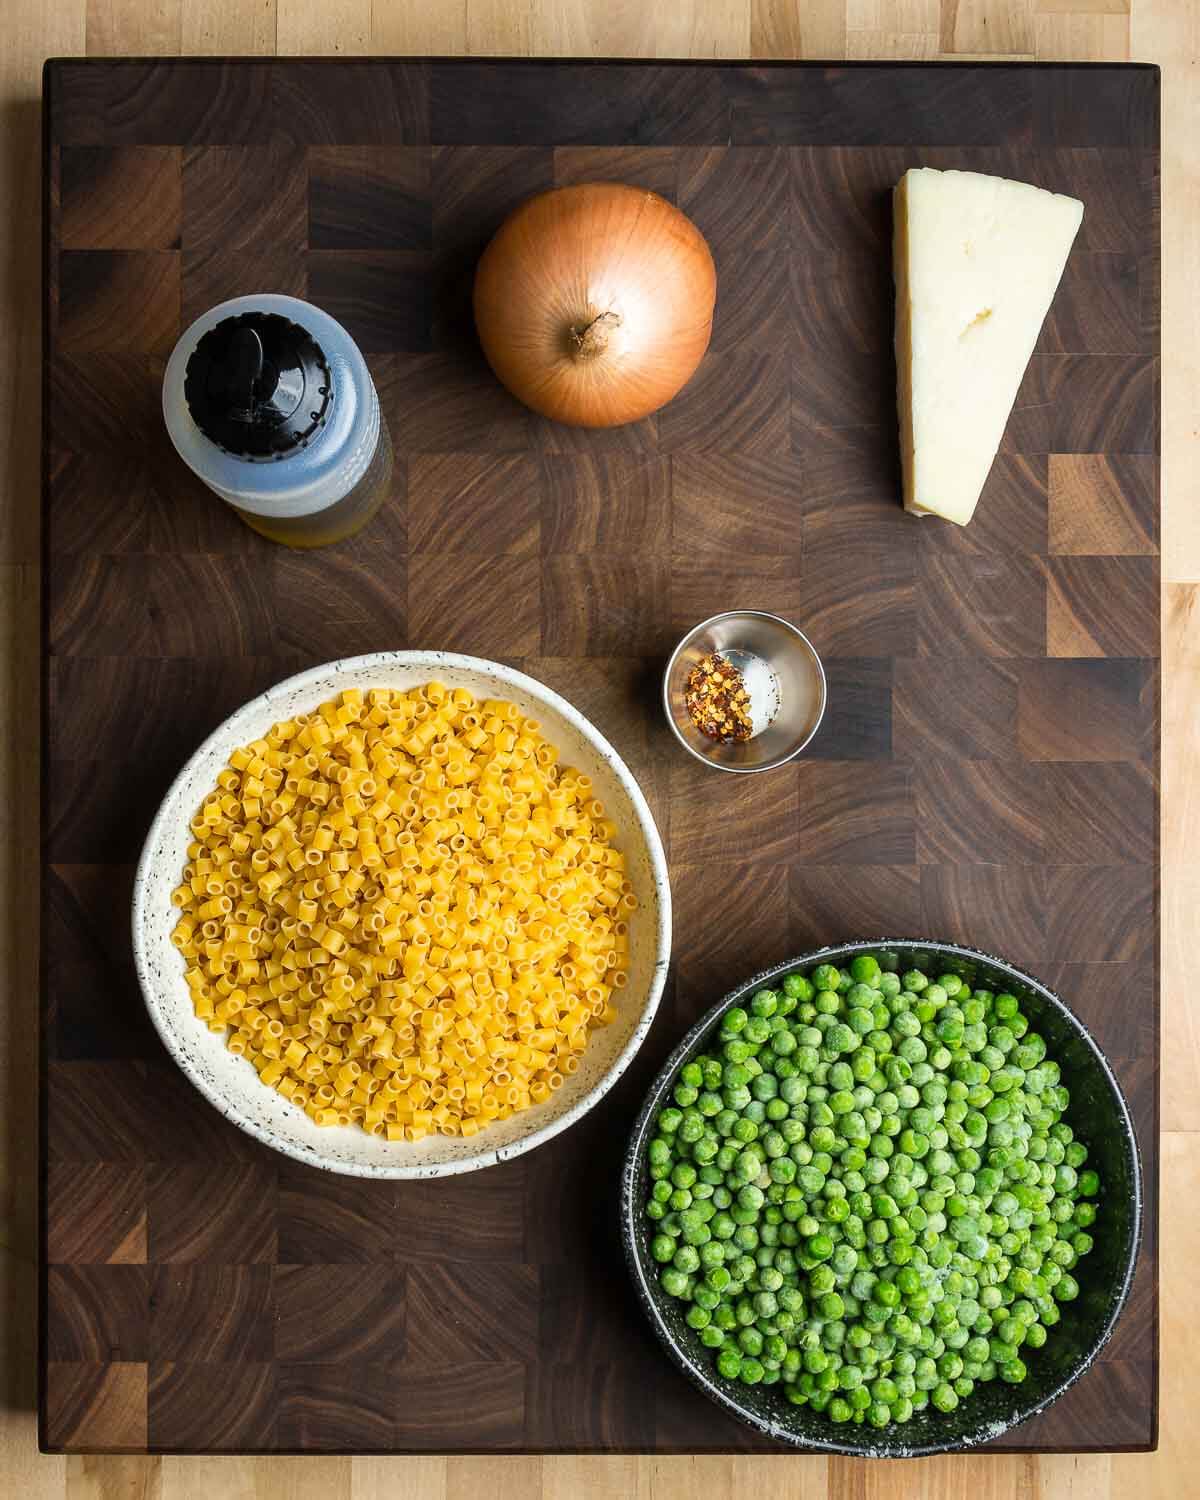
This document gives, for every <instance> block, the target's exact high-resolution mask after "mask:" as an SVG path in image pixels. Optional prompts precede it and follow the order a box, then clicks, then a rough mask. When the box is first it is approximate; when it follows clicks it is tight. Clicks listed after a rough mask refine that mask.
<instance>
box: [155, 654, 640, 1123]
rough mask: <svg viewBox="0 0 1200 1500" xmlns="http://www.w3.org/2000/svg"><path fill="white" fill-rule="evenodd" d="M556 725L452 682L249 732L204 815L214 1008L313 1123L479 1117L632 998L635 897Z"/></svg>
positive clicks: (206, 953) (504, 1112) (198, 974)
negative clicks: (550, 734)
mask: <svg viewBox="0 0 1200 1500" xmlns="http://www.w3.org/2000/svg"><path fill="white" fill-rule="evenodd" d="M540 730H541V726H540V725H539V724H538V723H537V722H536V721H535V720H532V719H525V718H522V716H521V712H520V710H519V709H518V708H517V706H516V705H515V704H513V703H507V702H501V701H498V700H497V701H486V702H483V703H478V702H476V701H475V699H474V698H473V697H472V696H471V694H470V693H468V692H466V691H464V690H463V689H457V690H455V691H453V692H451V691H449V690H448V689H447V688H445V687H444V686H442V684H440V683H437V682H431V683H429V684H427V685H426V686H425V687H423V688H420V689H417V690H413V691H411V692H407V693H401V692H397V691H393V690H390V689H387V688H377V689H374V690H372V691H370V692H368V693H367V694H366V695H365V696H364V695H363V694H362V693H361V692H359V691H357V690H351V691H348V692H345V693H343V694H342V695H341V697H340V698H339V699H338V700H336V701H334V702H330V703H323V704H322V705H321V706H320V708H318V709H316V710H315V711H314V712H313V713H311V714H302V715H298V716H297V717H295V718H293V719H289V720H286V721H284V722H283V723H279V724H275V725H273V726H272V728H271V729H270V730H269V731H268V732H267V734H266V735H265V736H264V737H263V738H262V739H259V740H255V741H254V742H253V743H252V744H249V745H245V746H243V747H242V748H240V749H238V750H235V751H234V753H233V754H232V755H231V756H230V758H229V764H228V766H227V767H226V768H225V770H223V771H222V772H221V773H220V775H219V776H218V777H217V786H216V788H215V789H214V790H213V791H212V792H210V793H209V795H208V796H207V797H206V798H205V799H204V803H203V805H202V806H201V807H200V809H199V811H198V812H197V813H196V815H195V817H194V818H193V819H192V822H191V828H192V833H193V842H192V843H191V844H189V846H188V863H187V865H186V867H185V869H184V872H183V882H182V884H181V885H180V886H179V887H178V888H177V889H176V890H175V892H174V893H173V896H172V900H173V902H174V904H175V906H177V907H178V908H179V909H180V917H179V922H178V925H177V926H176V928H175V930H174V934H173V940H174V943H175V946H176V947H177V948H178V949H179V951H180V953H181V954H182V955H183V958H184V961H185V965H186V968H185V975H184V977H185V979H186V981H187V984H188V987H189V989H190V991H191V996H192V1002H193V1005H194V1006H195V1010H196V1014H197V1016H199V1017H200V1018H201V1019H202V1020H203V1021H205V1022H206V1023H207V1025H208V1026H209V1027H210V1029H211V1030H213V1031H223V1032H224V1033H225V1036H226V1043H227V1045H228V1047H229V1049H230V1051H232V1052H235V1053H237V1054H239V1055H241V1056H243V1057H245V1058H247V1059H248V1060H249V1061H250V1062H251V1063H253V1064H254V1066H255V1067H256V1068H257V1069H258V1073H259V1077H260V1078H261V1079H262V1081H263V1082H264V1083H265V1084H269V1085H270V1086H271V1087H272V1088H275V1089H278V1090H279V1092H280V1093H281V1094H283V1095H285V1096H286V1097H287V1098H288V1099H290V1100H291V1102H292V1103H293V1104H296V1105H298V1106H299V1107H301V1108H303V1109H304V1110H306V1111H307V1113H308V1114H309V1115H310V1116H311V1117H312V1118H313V1119H314V1120H315V1121H316V1122H317V1124H319V1125H349V1124H353V1123H357V1124H359V1125H361V1126H362V1127H363V1128H364V1129H365V1130H368V1131H370V1132H371V1133H372V1134H375V1135H385V1136H387V1137H388V1138H389V1139H392V1140H408V1141H417V1140H421V1139H422V1138H423V1137H425V1136H427V1135H429V1134H430V1133H431V1132H442V1133H443V1134H446V1135H465V1136H470V1135H474V1134H475V1133H476V1132H477V1131H478V1130H480V1129H481V1128H482V1127H483V1126H485V1125H487V1124H488V1123H489V1122H490V1121H492V1120H503V1119H506V1118H508V1117H509V1116H510V1115H512V1114H513V1113H514V1112H515V1111H516V1110H519V1109H524V1108H526V1107H528V1106H529V1105H531V1104H536V1103H539V1102H540V1101H542V1100H545V1099H547V1098H549V1096H550V1095H551V1094H552V1093H553V1092H554V1091H555V1090H556V1089H558V1088H560V1087H561V1086H562V1084H563V1081H564V1079H566V1078H567V1077H568V1076H569V1075H570V1074H571V1073H573V1072H575V1071H576V1069H577V1068H578V1066H579V1054H580V1053H581V1052H582V1051H583V1049H584V1047H585V1046H586V1045H587V1040H588V1034H589V1032H590V1030H591V1028H592V1027H593V1026H596V1025H603V1024H605V1023H606V1022H608V1021H611V1020H612V1019H613V1018H614V1016H615V1014H616V1012H615V1010H614V1008H613V992H614V990H616V989H618V988H620V986H621V985H623V984H624V983H625V970H626V958H627V952H628V927H627V922H628V919H629V915H630V913H631V912H632V911H633V910H634V908H635V907H636V906H637V898H636V896H635V895H634V893H633V889H632V886H631V883H630V881H629V880H628V878H627V876H626V874H625V861H624V858H623V856H622V854H621V852H620V850H619V849H617V848H615V847H614V846H613V844H612V837H613V834H614V829H613V825H612V824H611V823H610V822H609V821H608V819H607V818H606V817H605V812H604V807H603V804H602V803H600V802H599V801H597V800H596V798H595V797H594V796H593V794H592V786H591V781H590V779H589V778H588V777H587V776H585V775H582V774H581V773H579V772H577V771H573V770H571V769H569V768H568V767H562V766H559V764H558V762H557V756H556V752H555V749H554V747H553V746H552V745H550V744H548V743H547V742H546V741H545V740H544V739H543V738H542V735H541V732H540Z"/></svg>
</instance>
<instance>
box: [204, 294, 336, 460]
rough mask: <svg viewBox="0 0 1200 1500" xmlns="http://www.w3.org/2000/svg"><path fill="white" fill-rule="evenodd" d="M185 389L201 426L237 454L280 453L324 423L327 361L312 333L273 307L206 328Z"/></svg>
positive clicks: (328, 383)
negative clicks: (282, 316) (263, 311)
mask: <svg viewBox="0 0 1200 1500" xmlns="http://www.w3.org/2000/svg"><path fill="white" fill-rule="evenodd" d="M183 394H184V397H185V399H186V401H187V404H188V410H189V411H190V412H191V414H192V418H193V420H194V421H195V423H196V425H197V426H198V427H199V428H200V430H201V432H203V433H204V435H205V436H206V437H209V438H211V439H212V441H213V442H214V443H216V444H217V446H218V447H220V448H224V449H225V451H226V452H227V453H232V454H234V455H235V456H236V457H238V458H250V459H278V458H284V457H286V456H287V455H288V454H289V453H292V452H294V451H295V450H296V449H297V448H301V447H304V446H305V445H306V444H307V443H308V442H309V441H310V440H311V439H312V437H313V436H314V434H315V433H317V432H318V431H320V429H321V427H323V426H324V424H325V420H326V417H327V416H328V413H329V406H330V403H331V401H332V400H333V382H332V381H331V379H330V375H329V365H328V364H327V362H326V360H325V356H324V354H323V353H322V352H321V349H320V347H319V346H318V345H317V343H316V342H315V341H314V339H313V338H312V336H311V335H310V334H309V333H307V332H305V330H304V329H303V328H301V327H300V325H299V324H298V323H293V322H292V321H291V320H290V319H288V318H281V317H280V316H279V315H278V314H276V313H261V312H248V313H241V314H239V315H238V316H237V317H235V318H226V319H225V320H224V321H223V322H221V323H218V324H217V325H216V327H215V328H210V329H209V331H208V332H207V333H206V334H205V335H204V337H203V338H202V339H201V340H200V342H199V343H198V344H197V345H196V348H195V350H194V351H193V353H192V357H191V358H190V359H189V360H188V362H187V371H186V373H185V376H184V383H183Z"/></svg>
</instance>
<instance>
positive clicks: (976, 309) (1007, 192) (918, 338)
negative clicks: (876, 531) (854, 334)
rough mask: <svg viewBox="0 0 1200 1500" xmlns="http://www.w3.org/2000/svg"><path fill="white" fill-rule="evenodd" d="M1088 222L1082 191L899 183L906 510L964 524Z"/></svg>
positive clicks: (949, 176) (966, 180)
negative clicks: (1077, 193)
mask: <svg viewBox="0 0 1200 1500" xmlns="http://www.w3.org/2000/svg"><path fill="white" fill-rule="evenodd" d="M1082 218H1083V204H1082V203H1080V202H1079V200H1078V199H1077V198H1065V197H1063V196H1062V195H1061V194H1059V193H1048V192H1046V191H1045V189H1043V188H1038V187H1032V186H1031V185H1030V184H1029V183H1026V182H1010V181H1009V180H1008V179H1007V178H1005V177H985V176H983V175H982V174H980V173H978V172H937V171H934V170H933V169H932V168H931V167H918V168H914V169H913V170H912V171H909V172H906V173H905V174H904V176H903V177H902V178H901V179H900V182H899V184H898V185H897V187H896V191H895V275H896V371H897V377H898V382H899V408H900V448H901V456H902V459H903V466H904V506H905V509H906V510H910V511H914V512H916V513H917V514H926V513H928V512H933V513H935V514H936V515H939V516H945V517H946V519H947V520H950V521H957V522H958V524H959V525H960V526H965V525H966V524H967V522H968V521H969V520H970V519H971V517H972V515H973V514H974V512H975V505H976V502H977V501H978V499H979V495H980V492H981V490H982V489H983V485H984V481H985V480H986V479H987V476H988V471H989V470H990V468H991V466H992V460H993V459H994V458H995V456H996V450H997V449H998V448H999V446H1000V439H1001V437H1002V436H1003V435H1004V426H1005V423H1006V422H1007V421H1008V415H1009V412H1010V411H1011V410H1012V406H1013V402H1014V401H1015V400H1016V396H1017V388H1018V387H1019V386H1020V384H1021V378H1022V376H1023V375H1024V374H1025V367H1026V365H1028V363H1029V357H1030V355H1031V354H1032V353H1033V347H1034V345H1035V344H1036V343H1037V338H1038V334H1039V333H1040V331H1041V327H1042V322H1043V320H1044V319H1045V316H1046V313H1047V311H1048V310H1049V307H1050V303H1051V301H1052V299H1053V297H1054V291H1055V288H1056V287H1057V286H1058V282H1059V278H1060V277H1061V276H1062V273H1063V267H1064V266H1065V265H1066V262H1067V255H1068V254H1069V252H1070V249H1071V243H1072V241H1073V240H1074V238H1075V233H1076V231H1077V230H1078V228H1079V225H1080V221H1081V220H1082Z"/></svg>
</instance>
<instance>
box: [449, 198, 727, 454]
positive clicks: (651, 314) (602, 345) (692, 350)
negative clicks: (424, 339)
mask: <svg viewBox="0 0 1200 1500" xmlns="http://www.w3.org/2000/svg"><path fill="white" fill-rule="evenodd" d="M716 293H717V273H716V269H715V267H714V266H713V259H712V255H711V253H710V252H709V248H708V245H707V243H706V241H705V239H704V236H703V235H702V234H701V233H700V231H699V230H698V229H697V228H696V226H695V225H694V224H693V223H692V221H691V220H690V219H689V218H688V217H687V215H686V214H683V213H681V212H680V211H679V209H677V208H675V207H674V206H673V205H672V204H670V203H668V202H667V201H666V199H665V198H660V197H659V195H658V194H657V193H651V192H648V191H647V190H646V189H644V188H635V187H626V186H622V185H621V184H619V183H603V182H593V183H583V184H581V185H580V186H578V187H564V188H556V189H555V190H554V191H552V192H549V193H541V194H539V195H538V196H537V197H536V198H530V199H529V200H528V201H527V202H525V203H523V204H522V205H521V206H520V208H518V209H516V210H515V211H514V212H513V213H512V214H511V215H510V216H509V217H508V219H506V220H505V222H504V223H503V224H502V225H501V226H500V228H499V230H497V232H496V236H495V238H494V239H493V240H492V242H491V244H490V245H489V246H488V247H487V249H486V250H485V251H484V253H483V256H482V258H481V260H480V262H479V267H478V269H477V271H476V273H475V323H476V326H477V327H478V329H479V338H480V342H481V343H482V345H483V352H484V353H485V354H486V355H487V358H488V363H489V364H490V365H491V367H492V369H493V370H494V371H495V372H496V375H497V377H498V378H499V380H500V381H501V382H502V384H504V385H505V386H507V387H508V389H509V390H510V391H511V392H512V393H513V395H514V396H516V397H517V398H518V400H520V401H523V402H524V403H525V405H526V406H530V407H532V408H533V410H534V411H536V412H541V413H542V414H543V415H544V416H547V417H552V418H553V419H554V420H555V421H558V422H567V423H569V424H571V425H572V426H576V427H618V426H620V425H621V424H622V423H624V422H636V421H638V420H639V419H640V418H642V417H645V416H649V414H650V413H651V412H653V411H657V410H658V408H659V407H660V406H663V405H665V404H666V402H668V401H670V400H671V398H672V397H673V396H675V395H676V394H677V393H678V392H679V391H680V390H681V389H682V388H683V386H684V385H686V384H687V382H688V381H689V380H690V379H691V377H692V375H693V374H694V372H695V369H696V366H697V365H698V364H699V363H700V361H701V359H702V358H703V357H704V351H705V350H706V349H707V348H708V341H709V338H710V336H711V334H712V315H713V303H714V302H715V300H716Z"/></svg>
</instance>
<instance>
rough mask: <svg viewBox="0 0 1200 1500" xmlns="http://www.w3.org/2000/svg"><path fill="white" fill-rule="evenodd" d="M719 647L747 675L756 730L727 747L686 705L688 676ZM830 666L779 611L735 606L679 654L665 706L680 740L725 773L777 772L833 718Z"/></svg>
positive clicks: (699, 628)
mask: <svg viewBox="0 0 1200 1500" xmlns="http://www.w3.org/2000/svg"><path fill="white" fill-rule="evenodd" d="M714 651H715V652H717V653H719V654H720V655H721V656H723V657H725V659H726V660H727V661H729V662H731V663H732V664H733V665H734V666H735V667H737V669H738V670H739V671H740V672H741V674H742V679H743V682H744V683H745V686H746V690H747V692H748V693H749V695H750V709H751V716H752V718H753V722H754V732H753V734H752V735H751V737H750V738H749V739H748V740H743V741H742V742H741V743H740V744H730V745H723V744H721V743H720V742H719V741H717V740H712V739H709V737H708V736H707V735H705V734H702V733H701V732H700V730H699V729H697V728H696V725H695V724H694V723H693V722H692V717H691V715H690V714H689V713H688V710H687V705H686V703H685V702H684V688H685V684H686V683H687V679H688V674H689V673H690V672H691V670H692V668H693V667H695V666H697V665H698V664H699V663H700V662H701V661H703V660H704V658H705V657H706V656H708V655H710V654H711V653H712V652H714ZM825 700H826V685H825V669H824V668H823V667H822V665H821V658H820V657H819V656H818V655H817V653H816V651H815V650H814V648H813V645H812V642H811V641H810V640H809V639H808V637H807V636H806V635H805V634H804V632H803V631H802V630H797V628H796V627H795V626H794V625H791V624H789V623H788V622H787V620H781V619H780V618H779V616H778V615H771V614H767V613H766V612H765V611H763V610H758V609H735V610H728V611H727V612H726V613H724V614H720V615H713V617H712V618H711V619H709V620H704V621H702V622H701V623H700V624H699V625H696V626H693V628H692V629H691V630H689V631H688V633H687V634H686V635H685V636H684V638H683V639H682V640H681V641H680V642H679V644H678V646H676V647H675V650H674V651H673V652H672V653H671V659H670V661H669V662H668V663H667V669H666V672H665V673H664V674H663V708H664V709H665V710H666V715H667V723H668V724H669V725H670V726H671V729H672V732H673V733H674V735H675V738H676V739H677V740H678V741H679V743H680V744H681V745H682V746H683V748H684V749H685V750H687V751H688V752H689V753H690V754H692V755H694V756H695V757H696V759H697V760H702V761H703V762H704V764H705V765H707V766H712V767H714V768H715V769H716V770H718V771H771V770H774V769H775V767H776V766H782V765H783V764H784V763H785V762H787V761H789V760H791V759H793V758H794V757H795V756H797V755H799V754H800V752H801V751H802V750H803V749H804V748H805V746H806V745H808V743H809V742H810V741H811V739H812V737H813V735H815V734H816V732H817V730H818V728H819V727H820V724H821V720H822V718H823V717H824V715H825Z"/></svg>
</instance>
